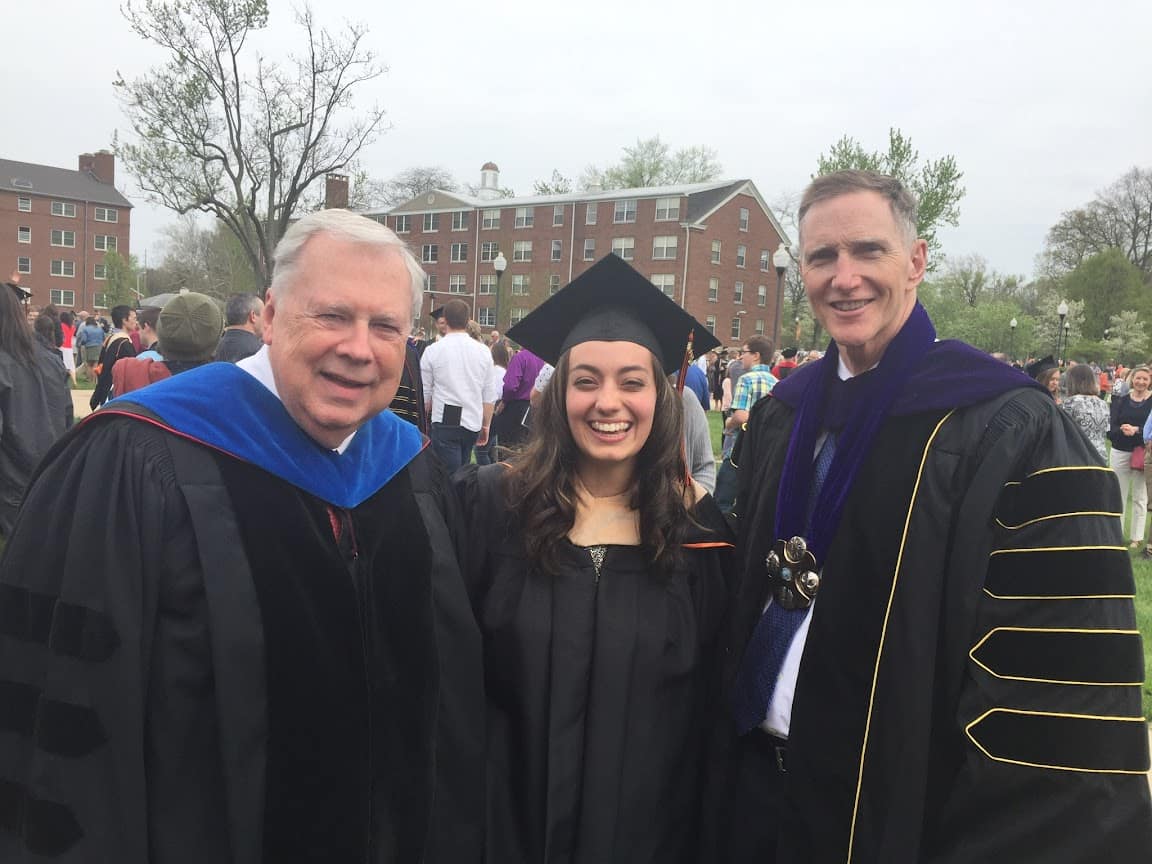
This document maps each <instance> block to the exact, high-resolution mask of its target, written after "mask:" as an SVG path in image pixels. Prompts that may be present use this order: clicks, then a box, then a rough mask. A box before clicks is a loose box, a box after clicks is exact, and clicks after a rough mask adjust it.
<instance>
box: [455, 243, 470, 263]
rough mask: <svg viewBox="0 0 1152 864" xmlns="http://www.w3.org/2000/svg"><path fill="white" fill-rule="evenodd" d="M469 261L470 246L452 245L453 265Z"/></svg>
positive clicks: (463, 244)
mask: <svg viewBox="0 0 1152 864" xmlns="http://www.w3.org/2000/svg"><path fill="white" fill-rule="evenodd" d="M467 260H468V244H467V243H453V244H452V263H454V264H463V263H464V262H465V261H467Z"/></svg>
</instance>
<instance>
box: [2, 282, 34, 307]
mask: <svg viewBox="0 0 1152 864" xmlns="http://www.w3.org/2000/svg"><path fill="white" fill-rule="evenodd" d="M4 284H5V285H7V286H8V287H9V288H11V289H12V290H13V291H15V292H16V299H17V300H19V301H20V302H21V303H23V302H24V301H25V300H27V299H28V298H30V297H31V296H32V292H31V291H29V290H28V289H27V288H25V287H24V286H23V285H18V284H17V283H15V282H5V283H4Z"/></svg>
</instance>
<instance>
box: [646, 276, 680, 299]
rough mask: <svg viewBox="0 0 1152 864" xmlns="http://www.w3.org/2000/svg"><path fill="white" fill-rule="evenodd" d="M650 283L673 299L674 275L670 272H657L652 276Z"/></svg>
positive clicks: (674, 288)
mask: <svg viewBox="0 0 1152 864" xmlns="http://www.w3.org/2000/svg"><path fill="white" fill-rule="evenodd" d="M652 284H653V285H655V286H656V287H657V288H659V289H660V290H661V291H663V292H664V293H665V294H667V295H668V296H669V297H672V298H673V299H675V297H676V277H675V276H673V275H672V274H671V273H657V274H656V275H655V276H653V277H652Z"/></svg>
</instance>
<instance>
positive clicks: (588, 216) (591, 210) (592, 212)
mask: <svg viewBox="0 0 1152 864" xmlns="http://www.w3.org/2000/svg"><path fill="white" fill-rule="evenodd" d="M599 211H600V205H599V204H596V203H588V204H585V205H584V224H585V225H595V224H596V219H597V216H598V214H599Z"/></svg>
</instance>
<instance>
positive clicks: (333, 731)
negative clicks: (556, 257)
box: [0, 210, 483, 864]
mask: <svg viewBox="0 0 1152 864" xmlns="http://www.w3.org/2000/svg"><path fill="white" fill-rule="evenodd" d="M275 265H276V266H275V276H274V279H273V283H272V286H271V288H270V289H269V291H268V293H267V302H266V305H265V307H264V312H263V316H264V318H263V324H264V327H263V342H264V346H263V347H262V348H261V350H260V351H259V352H258V353H257V354H255V355H254V356H252V357H250V358H248V359H246V360H244V361H242V362H241V363H239V364H236V365H232V364H223V363H216V364H210V365H207V366H203V367H200V368H198V369H194V370H191V371H189V372H187V373H185V374H183V375H180V376H178V377H176V378H172V379H169V380H167V381H162V382H159V383H158V384H155V385H153V386H151V387H147V388H144V389H143V390H140V391H137V392H134V393H131V394H129V395H128V396H125V397H124V398H121V399H117V400H115V401H113V402H112V403H111V404H110V405H108V406H107V407H105V408H104V409H103V410H101V411H98V412H96V413H95V414H94V415H92V416H91V417H90V418H89V419H87V420H86V422H84V423H83V424H82V425H81V427H80V428H79V430H78V431H77V432H75V433H74V434H72V435H71V436H69V437H67V438H66V439H65V440H64V441H63V442H62V443H61V444H60V445H59V446H58V447H57V448H56V449H55V450H54V451H53V453H51V454H50V455H49V457H48V458H47V459H46V460H45V463H44V465H42V467H41V469H40V473H39V477H38V478H37V479H36V480H35V481H34V483H33V485H32V486H31V489H30V491H29V494H28V497H27V499H26V502H25V506H24V509H23V511H22V514H21V517H20V519H19V522H18V524H17V528H16V531H15V532H14V534H13V536H12V538H11V541H10V543H9V546H8V550H7V555H6V557H5V558H4V560H3V563H2V564H0V610H2V611H3V614H0V622H2V624H0V704H3V705H4V706H5V710H4V711H3V712H0V713H2V714H3V718H4V719H3V720H0V789H3V790H4V791H3V794H0V860H26V859H28V858H29V857H32V858H37V860H39V858H38V856H45V857H53V856H58V857H60V860H76V861H105V860H107V861H112V860H115V861H118V862H130V864H145V862H154V861H187V862H194V861H196V862H203V861H230V862H233V864H257V862H272V861H293V862H332V861H339V862H365V864H367V862H377V861H423V862H437V861H442V862H462V861H463V862H466V861H472V860H478V855H479V852H478V850H480V849H481V848H482V845H483V844H482V842H481V838H480V837H479V834H478V829H477V826H478V825H479V824H480V821H481V817H482V781H481V769H480V766H481V763H482V759H481V755H482V754H481V746H482V742H483V730H482V724H479V723H477V722H476V718H477V717H478V716H481V714H482V711H483V696H482V692H481V673H480V667H479V658H480V644H479V639H478V636H477V631H476V626H475V624H474V622H473V619H472V616H471V612H470V608H469V606H468V601H467V598H466V595H465V592H464V587H463V584H462V580H461V577H460V573H459V570H458V568H457V565H456V562H455V560H454V558H453V556H452V553H451V549H452V548H453V547H452V539H451V535H450V532H449V527H448V525H449V521H450V520H449V518H448V516H449V511H450V504H449V502H448V501H447V500H445V498H444V497H443V495H442V490H443V489H444V488H445V483H444V479H443V477H442V476H441V475H440V469H439V468H438V466H437V464H436V463H435V461H434V460H432V459H430V458H429V456H428V455H427V454H426V453H425V452H424V443H425V442H424V440H423V438H422V437H421V435H420V433H419V432H418V430H417V429H416V428H415V427H413V426H412V425H411V424H408V423H405V422H403V421H402V420H399V419H398V418H396V417H394V416H393V415H392V414H391V413H389V412H386V411H385V410H384V409H385V408H386V407H387V405H388V404H389V402H390V401H391V400H392V397H393V396H394V394H395V392H396V387H397V383H398V381H399V379H400V374H401V369H402V367H403V364H404V350H405V341H406V339H407V336H408V330H409V326H410V323H411V321H412V319H413V315H414V313H415V312H416V311H417V310H419V309H420V299H421V286H422V284H423V273H422V272H421V270H420V267H419V265H418V264H417V263H416V261H415V259H414V258H413V257H412V255H411V253H410V252H409V251H408V249H407V248H406V246H405V245H404V243H403V242H402V241H401V240H399V239H398V238H397V237H396V235H395V234H393V233H392V232H391V231H390V230H388V229H387V228H384V227H383V226H381V225H378V224H376V223H375V222H372V221H370V220H368V219H364V218H363V217H360V216H357V215H354V214H351V213H348V212H346V211H338V210H327V211H322V212H319V213H313V214H309V215H308V216H306V217H304V218H303V219H301V220H300V221H299V222H297V223H296V224H295V225H293V226H292V227H291V228H290V229H289V231H288V232H287V233H286V234H285V236H284V237H283V239H282V240H281V242H280V244H279V246H278V247H277V250H276V259H275ZM61 501H67V502H68V506H67V507H61V506H60V502H61Z"/></svg>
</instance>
